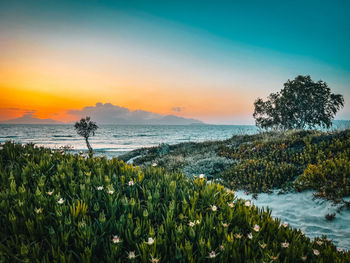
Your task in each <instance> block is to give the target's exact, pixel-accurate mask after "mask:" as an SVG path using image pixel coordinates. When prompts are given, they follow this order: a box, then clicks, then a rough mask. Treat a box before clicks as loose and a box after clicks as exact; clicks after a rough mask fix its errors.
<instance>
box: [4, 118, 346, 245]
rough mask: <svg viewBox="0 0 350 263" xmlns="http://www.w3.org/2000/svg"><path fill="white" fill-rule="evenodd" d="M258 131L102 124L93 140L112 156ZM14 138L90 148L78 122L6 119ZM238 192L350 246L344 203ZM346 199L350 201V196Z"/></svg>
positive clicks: (98, 150)
mask: <svg viewBox="0 0 350 263" xmlns="http://www.w3.org/2000/svg"><path fill="white" fill-rule="evenodd" d="M349 127H350V122H349V121H347V122H339V123H337V125H334V126H333V127H332V130H334V129H344V128H349ZM257 132H259V130H258V129H257V128H256V127H255V126H253V125H169V126H166V125H162V126H158V125H100V126H99V129H98V130H97V132H96V134H95V136H93V137H91V138H90V140H89V141H90V143H91V146H92V147H93V149H94V151H95V154H96V155H104V156H106V157H107V158H112V157H117V156H119V155H121V154H123V153H126V152H128V151H131V150H134V149H137V148H141V147H153V146H157V145H159V144H161V143H167V144H177V143H183V142H201V141H208V140H224V139H228V138H231V137H232V136H233V135H242V134H255V133H257ZM8 140H11V141H15V142H18V143H34V144H36V145H38V146H44V147H49V148H52V149H60V147H68V148H69V149H70V151H71V152H73V153H74V152H80V151H87V148H86V145H85V141H84V140H83V138H81V137H80V136H78V135H77V134H76V131H75V130H74V127H73V125H23V124H0V143H3V142H5V141H8ZM236 196H237V197H239V198H242V199H247V200H251V202H252V203H253V204H255V205H256V206H258V207H260V208H262V207H264V208H265V209H266V208H267V207H269V209H271V211H272V212H271V214H272V216H273V217H275V218H279V219H280V220H281V222H287V223H288V224H289V225H290V226H291V227H293V228H297V229H301V230H302V231H303V232H304V233H305V235H306V236H308V237H310V238H311V239H313V238H315V237H316V236H318V237H321V236H323V235H325V236H326V237H327V238H328V239H330V240H332V241H333V242H334V243H335V244H336V245H337V246H338V247H339V248H340V249H344V250H350V224H349V222H350V211H349V209H343V210H341V211H339V206H338V205H334V204H333V203H332V202H330V201H325V200H321V199H315V198H313V192H312V191H306V192H302V193H296V192H290V193H287V194H279V193H278V191H277V190H276V191H273V193H272V194H265V193H264V194H259V195H258V197H257V199H255V198H253V196H252V195H251V194H246V193H245V192H244V191H237V192H236ZM346 201H350V198H348V200H346ZM328 213H336V217H335V219H334V220H332V221H328V220H326V219H325V215H326V214H328Z"/></svg>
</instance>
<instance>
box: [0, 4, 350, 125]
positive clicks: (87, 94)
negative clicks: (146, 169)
mask: <svg viewBox="0 0 350 263" xmlns="http://www.w3.org/2000/svg"><path fill="white" fill-rule="evenodd" d="M349 13H350V2H349V1H345V0H343V1H340V0H338V1H337V0H333V1H322V0H317V1H314V0H308V1H305V0H302V1H299V0H293V1H291V0H290V1H280V0H279V1H270V0H265V1H261V0H257V1H255V0H244V1H243V0H236V1H234V0H231V1H206V0H201V1H193V0H187V1H181V0H178V1H164V0H163V1H138V0H126V1H107V0H105V1H103V0H101V1H99V0H74V1H66V0H60V1H50V0H45V1H43V0H35V1H34V0H33V1H31V0H23V1H18V0H1V1H0V94H1V96H0V121H3V120H7V119H12V118H18V117H21V116H23V115H28V114H29V115H32V116H36V117H37V118H51V119H55V120H60V121H65V122H69V121H74V120H76V119H77V116H76V115H75V114H71V113H72V112H75V111H79V110H82V109H83V108H84V107H88V106H94V105H96V103H98V102H99V103H111V104H113V105H116V106H119V107H123V108H127V109H129V110H131V111H135V110H143V111H150V112H153V113H157V114H164V115H167V114H174V115H177V116H182V117H186V118H195V119H198V120H201V121H204V122H206V123H212V124H253V123H254V120H253V118H252V113H253V111H254V107H253V103H254V100H255V99H256V98H258V97H261V98H266V97H267V96H268V95H269V94H270V93H271V92H277V91H279V90H281V89H282V88H283V83H284V82H286V81H287V80H288V79H294V78H295V77H296V76H297V75H310V76H311V77H312V79H313V80H315V81H317V80H320V79H321V80H323V81H325V82H327V83H328V85H329V87H330V88H331V90H332V91H333V92H334V93H340V94H342V95H343V96H344V99H345V107H344V108H343V109H342V110H341V111H339V113H338V114H337V116H336V119H350V86H349V83H350V52H349V46H350V16H349V15H348V14H349Z"/></svg>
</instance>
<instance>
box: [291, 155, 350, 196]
mask: <svg viewBox="0 0 350 263" xmlns="http://www.w3.org/2000/svg"><path fill="white" fill-rule="evenodd" d="M295 185H296V188H297V189H299V190H304V189H310V188H312V189H317V190H318V191H319V193H318V195H319V196H322V197H327V198H332V199H338V198H339V197H342V196H350V149H347V151H346V152H344V153H342V154H339V155H338V156H337V157H336V158H330V159H327V160H324V161H319V162H318V163H317V164H316V165H314V164H309V165H308V166H307V168H306V169H305V171H304V173H303V174H302V175H300V176H299V177H298V179H297V181H296V183H295Z"/></svg>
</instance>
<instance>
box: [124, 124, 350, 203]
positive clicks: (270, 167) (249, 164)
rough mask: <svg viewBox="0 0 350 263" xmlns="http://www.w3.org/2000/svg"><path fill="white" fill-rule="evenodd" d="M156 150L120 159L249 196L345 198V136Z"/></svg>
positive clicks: (349, 139) (272, 136)
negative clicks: (282, 192)
mask: <svg viewBox="0 0 350 263" xmlns="http://www.w3.org/2000/svg"><path fill="white" fill-rule="evenodd" d="M161 147H162V146H160V147H155V148H151V149H140V150H136V151H134V152H131V153H129V154H128V155H125V156H121V157H120V158H121V159H124V160H126V159H127V158H129V157H135V156H140V157H139V158H136V159H135V160H134V163H135V164H136V165H145V166H148V165H150V164H152V163H157V164H158V165H159V166H162V167H164V168H165V169H166V170H168V171H176V170H178V169H180V170H181V172H184V173H185V174H186V175H188V176H193V175H198V174H200V173H203V174H206V175H207V176H209V177H210V178H213V179H215V180H217V181H219V182H220V183H222V184H224V185H225V186H227V187H230V188H233V189H245V190H248V191H251V192H255V193H258V192H269V191H270V190H272V189H274V188H282V189H286V190H287V189H296V190H298V191H302V190H305V189H314V190H317V191H318V192H319V194H317V195H318V196H321V197H326V198H330V199H333V200H335V201H338V200H340V198H342V197H344V196H349V195H350V162H349V159H350V130H344V131H337V132H332V133H324V132H320V131H289V132H283V133H280V132H268V133H260V134H256V135H239V136H233V137H232V138H231V139H229V140H225V141H216V142H204V143H183V144H179V145H171V146H169V150H168V152H167V153H163V154H159V152H160V148H161ZM196 160H199V161H196ZM204 163H205V165H204ZM207 167H209V168H207ZM213 167H214V168H215V169H214V168H213ZM194 171H197V173H194Z"/></svg>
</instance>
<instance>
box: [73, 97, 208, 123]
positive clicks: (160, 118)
mask: <svg viewBox="0 0 350 263" xmlns="http://www.w3.org/2000/svg"><path fill="white" fill-rule="evenodd" d="M68 113H69V114H72V115H75V116H77V117H79V118H81V117H85V116H90V117H91V119H92V120H93V121H95V122H97V124H122V125H127V124H131V125H133V124H138V125H190V124H204V123H203V122H202V121H199V120H196V119H189V118H183V117H179V116H175V115H161V114H158V113H153V112H150V111H144V110H134V111H133V110H130V109H128V108H125V107H120V106H117V105H113V104H111V103H105V104H103V103H100V102H99V103H96V105H95V106H87V107H84V108H83V109H82V110H70V111H68Z"/></svg>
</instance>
